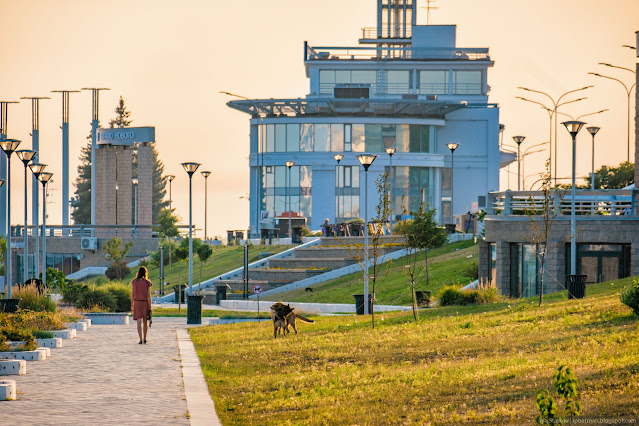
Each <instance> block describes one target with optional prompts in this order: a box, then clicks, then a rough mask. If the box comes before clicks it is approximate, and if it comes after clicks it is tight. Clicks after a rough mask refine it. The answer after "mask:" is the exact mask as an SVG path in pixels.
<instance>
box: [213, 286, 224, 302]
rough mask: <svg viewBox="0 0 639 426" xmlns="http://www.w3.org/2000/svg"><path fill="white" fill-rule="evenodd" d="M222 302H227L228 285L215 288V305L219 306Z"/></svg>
mask: <svg viewBox="0 0 639 426" xmlns="http://www.w3.org/2000/svg"><path fill="white" fill-rule="evenodd" d="M222 300H226V284H220V285H216V286H215V303H216V304H218V305H219V304H220V301H222Z"/></svg>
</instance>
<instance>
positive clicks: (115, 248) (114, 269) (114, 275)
mask: <svg viewBox="0 0 639 426" xmlns="http://www.w3.org/2000/svg"><path fill="white" fill-rule="evenodd" d="M131 247H133V241H129V242H128V243H126V244H125V245H124V247H122V240H121V239H119V238H118V237H113V238H112V239H110V240H109V241H107V242H106V244H104V247H103V248H102V251H104V253H105V256H106V258H107V259H109V260H110V261H111V266H109V268H107V272H106V276H107V277H108V278H109V279H117V280H121V279H122V278H124V277H125V276H126V275H128V273H129V268H128V267H127V266H126V262H125V261H124V259H125V257H126V255H127V253H128V252H129V250H130V249H131Z"/></svg>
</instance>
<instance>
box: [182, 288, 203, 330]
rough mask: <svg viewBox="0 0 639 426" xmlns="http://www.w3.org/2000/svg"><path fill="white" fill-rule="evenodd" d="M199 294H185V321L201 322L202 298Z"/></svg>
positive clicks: (190, 322)
mask: <svg viewBox="0 0 639 426" xmlns="http://www.w3.org/2000/svg"><path fill="white" fill-rule="evenodd" d="M203 298H204V296H202V295H199V294H194V295H192V296H191V295H189V296H186V323H187V324H202V299H203Z"/></svg>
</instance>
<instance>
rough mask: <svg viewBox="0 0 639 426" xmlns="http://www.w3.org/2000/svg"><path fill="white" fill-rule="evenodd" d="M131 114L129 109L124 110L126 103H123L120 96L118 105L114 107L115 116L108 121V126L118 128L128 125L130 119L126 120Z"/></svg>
mask: <svg viewBox="0 0 639 426" xmlns="http://www.w3.org/2000/svg"><path fill="white" fill-rule="evenodd" d="M130 115H131V111H127V110H126V105H124V99H122V96H120V102H118V106H117V107H115V118H114V119H113V120H111V121H109V127H110V128H112V129H113V128H120V127H129V126H130V125H131V123H132V122H133V121H132V120H127V118H129V116H130Z"/></svg>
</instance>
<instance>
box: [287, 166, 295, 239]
mask: <svg viewBox="0 0 639 426" xmlns="http://www.w3.org/2000/svg"><path fill="white" fill-rule="evenodd" d="M284 164H286V167H288V185H287V191H286V193H287V195H288V197H287V198H288V238H289V239H290V240H291V244H293V228H291V226H293V218H292V217H291V216H292V213H291V167H293V166H294V165H295V161H287V162H286V163H284Z"/></svg>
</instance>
